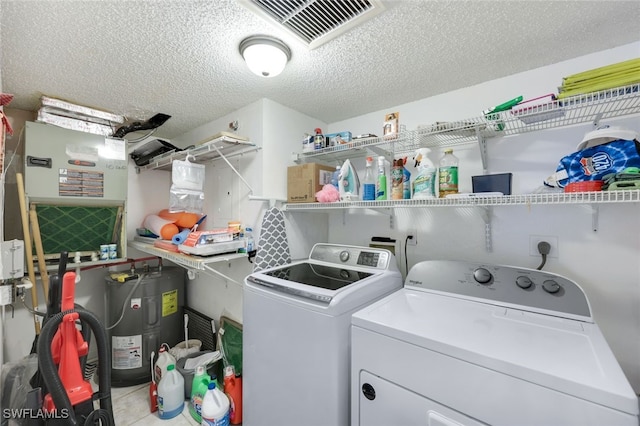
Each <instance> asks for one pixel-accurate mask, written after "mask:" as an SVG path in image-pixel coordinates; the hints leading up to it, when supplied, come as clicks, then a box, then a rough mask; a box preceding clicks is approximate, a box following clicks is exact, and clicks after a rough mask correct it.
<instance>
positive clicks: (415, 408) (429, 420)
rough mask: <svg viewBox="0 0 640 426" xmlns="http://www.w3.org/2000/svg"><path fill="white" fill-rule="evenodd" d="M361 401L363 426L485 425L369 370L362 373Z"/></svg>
mask: <svg viewBox="0 0 640 426" xmlns="http://www.w3.org/2000/svg"><path fill="white" fill-rule="evenodd" d="M359 400H360V401H359V404H358V405H359V407H360V413H359V414H360V415H359V416H358V420H359V423H358V424H359V425H360V426H388V425H403V426H482V425H485V426H486V423H482V422H478V421H477V420H474V419H472V418H470V417H467V416H465V415H464V414H462V413H459V412H457V411H454V410H452V409H450V408H447V407H445V406H444V405H440V404H438V403H437V402H435V401H432V400H431V399H428V398H425V397H423V396H421V395H418V394H417V393H414V392H411V391H410V390H407V389H405V388H403V387H400V386H398V385H396V384H394V383H392V382H389V381H387V380H384V379H382V378H380V377H378V376H375V375H373V374H371V373H369V372H367V371H361V372H360V395H359ZM390 407H393V408H392V409H390Z"/></svg>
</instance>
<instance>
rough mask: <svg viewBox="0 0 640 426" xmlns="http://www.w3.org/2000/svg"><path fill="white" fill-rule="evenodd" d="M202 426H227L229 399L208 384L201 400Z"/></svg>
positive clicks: (214, 386) (213, 384)
mask: <svg viewBox="0 0 640 426" xmlns="http://www.w3.org/2000/svg"><path fill="white" fill-rule="evenodd" d="M200 424H201V425H202V426H229V398H227V396H226V395H225V394H224V393H222V391H220V389H218V388H216V384H215V383H213V382H211V383H209V388H208V389H207V393H205V395H204V398H203V400H202V422H201V423H200Z"/></svg>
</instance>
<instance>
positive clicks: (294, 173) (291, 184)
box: [287, 163, 336, 203]
mask: <svg viewBox="0 0 640 426" xmlns="http://www.w3.org/2000/svg"><path fill="white" fill-rule="evenodd" d="M335 170H336V168H335V167H330V166H324V165H322V164H317V163H306V164H301V165H299V166H292V167H289V168H288V169H287V202H289V203H314V202H315V201H316V192H318V191H320V190H321V189H322V187H323V186H324V185H326V184H328V183H331V175H332V174H333V172H334V171H335Z"/></svg>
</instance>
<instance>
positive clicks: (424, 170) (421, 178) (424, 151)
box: [413, 148, 436, 199]
mask: <svg viewBox="0 0 640 426" xmlns="http://www.w3.org/2000/svg"><path fill="white" fill-rule="evenodd" d="M430 151H431V150H430V149H429V148H420V149H418V150H417V151H416V156H415V157H414V158H415V166H416V168H417V170H418V172H417V175H416V178H415V180H414V181H413V198H417V199H420V198H434V197H435V196H436V192H435V188H436V168H435V166H434V165H433V163H432V162H431V160H429V157H428V154H429V152H430Z"/></svg>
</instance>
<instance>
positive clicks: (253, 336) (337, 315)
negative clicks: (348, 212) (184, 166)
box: [242, 244, 402, 426]
mask: <svg viewBox="0 0 640 426" xmlns="http://www.w3.org/2000/svg"><path fill="white" fill-rule="evenodd" d="M401 287H402V276H401V275H400V272H399V271H398V268H397V266H396V260H395V257H394V256H393V254H391V252H389V251H388V250H384V249H378V248H369V247H356V246H345V245H333V244H316V245H315V246H314V247H313V248H312V250H311V253H310V255H309V258H308V259H304V260H300V261H295V262H292V263H290V264H287V265H284V266H280V267H275V268H269V269H265V270H263V271H259V272H254V273H252V274H250V275H249V276H248V277H247V278H246V279H245V287H244V302H243V361H242V365H243V385H242V386H243V424H244V425H245V426H268V425H269V426H270V425H279V426H282V425H296V426H301V425H304V426H329V425H330V426H341V425H348V424H349V380H350V374H349V367H350V361H349V360H350V358H349V354H350V348H349V344H350V338H349V332H350V327H351V314H352V313H353V312H355V311H356V310H358V309H361V308H363V307H364V306H366V305H368V304H370V303H372V302H374V301H375V300H378V299H380V298H381V297H384V296H385V295H387V294H389V293H391V292H393V291H396V290H398V289H400V288H401Z"/></svg>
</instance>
